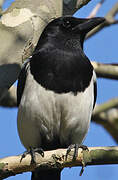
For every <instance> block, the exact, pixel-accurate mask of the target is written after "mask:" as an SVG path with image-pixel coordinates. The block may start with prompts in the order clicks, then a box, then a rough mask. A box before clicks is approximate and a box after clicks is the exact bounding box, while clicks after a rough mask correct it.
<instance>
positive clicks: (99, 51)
mask: <svg viewBox="0 0 118 180" xmlns="http://www.w3.org/2000/svg"><path fill="white" fill-rule="evenodd" d="M12 1H13V0H12ZM8 2H9V4H10V2H11V0H9V1H8V0H7V1H6V2H5V4H4V8H6V7H7V6H8ZM97 2H99V1H98V0H94V1H91V2H90V3H89V4H88V5H87V6H85V7H83V8H82V9H81V10H79V12H78V13H76V16H78V17H86V16H88V15H89V13H90V12H91V10H92V9H93V7H94V6H95V5H96V3H97ZM115 2H117V0H111V1H110V0H109V1H107V0H106V1H105V3H104V4H103V6H102V7H101V9H100V10H99V12H98V14H97V16H104V15H105V14H106V13H107V12H108V11H109V10H110V8H111V7H112V6H113V4H115ZM117 34H118V25H114V26H110V27H108V28H105V29H104V30H102V31H101V32H99V33H97V34H96V35H95V36H93V37H92V38H91V39H89V40H87V41H86V42H85V44H84V49H85V52H86V54H87V56H88V57H89V59H91V60H96V61H97V62H104V63H113V62H114V63H117V62H118V53H117V52H118V50H117V47H118V45H117V41H118V35H117ZM117 94H118V82H117V81H115V80H114V81H113V80H105V79H98V97H97V103H102V102H105V101H107V100H109V99H111V98H113V97H117ZM0 116H1V126H0V137H1V146H0V158H2V157H6V156H12V155H18V154H21V153H22V152H24V151H25V148H24V147H23V146H22V144H21V143H20V140H19V137H18V133H17V124H16V122H17V109H16V108H12V109H9V108H0ZM84 144H85V145H87V146H115V145H117V144H116V143H115V141H114V140H113V139H112V138H111V136H110V135H109V134H108V133H107V132H106V131H105V130H104V129H103V128H102V127H101V126H99V125H96V124H94V123H91V126H90V129H89V133H88V135H87V137H86V140H85V142H84ZM79 172H80V167H76V168H70V169H69V168H66V169H64V170H63V172H62V180H66V179H68V180H72V179H78V178H79V179H81V180H88V179H94V180H106V179H107V180H111V179H112V180H117V179H118V166H117V165H105V166H104V165H102V166H90V167H89V166H88V167H86V168H85V172H84V173H83V175H82V177H79ZM29 176H30V173H24V174H21V175H17V176H15V177H10V178H8V179H9V180H20V179H22V180H26V179H30V177H29Z"/></svg>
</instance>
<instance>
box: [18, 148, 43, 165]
mask: <svg viewBox="0 0 118 180" xmlns="http://www.w3.org/2000/svg"><path fill="white" fill-rule="evenodd" d="M35 153H38V154H40V155H41V156H42V157H44V151H43V149H42V148H32V147H30V148H29V150H27V151H25V152H24V153H23V154H22V156H21V159H20V162H21V161H22V159H23V158H25V157H26V155H27V154H30V155H31V164H34V163H35V162H36V157H35Z"/></svg>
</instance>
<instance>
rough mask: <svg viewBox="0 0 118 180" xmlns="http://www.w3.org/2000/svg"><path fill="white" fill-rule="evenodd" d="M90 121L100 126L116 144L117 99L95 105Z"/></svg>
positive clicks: (117, 122)
mask: <svg viewBox="0 0 118 180" xmlns="http://www.w3.org/2000/svg"><path fill="white" fill-rule="evenodd" d="M92 121H93V122H95V123H97V124H99V125H102V126H103V127H104V128H105V129H106V130H107V132H108V133H109V134H110V135H111V136H112V137H113V139H114V140H115V141H116V142H117V143H118V98H114V99H111V100H109V101H107V102H105V103H103V104H101V105H97V106H96V107H95V109H94V111H93V115H92Z"/></svg>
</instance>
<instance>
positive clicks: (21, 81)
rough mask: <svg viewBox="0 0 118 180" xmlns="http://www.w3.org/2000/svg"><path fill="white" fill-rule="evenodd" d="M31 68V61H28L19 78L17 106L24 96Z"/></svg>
mask: <svg viewBox="0 0 118 180" xmlns="http://www.w3.org/2000/svg"><path fill="white" fill-rule="evenodd" d="M28 68H29V61H27V62H26V63H25V64H24V65H23V67H22V69H21V72H20V74H19V77H18V85H17V106H19V104H20V101H21V98H22V95H23V91H24V88H25V82H26V78H27V70H28Z"/></svg>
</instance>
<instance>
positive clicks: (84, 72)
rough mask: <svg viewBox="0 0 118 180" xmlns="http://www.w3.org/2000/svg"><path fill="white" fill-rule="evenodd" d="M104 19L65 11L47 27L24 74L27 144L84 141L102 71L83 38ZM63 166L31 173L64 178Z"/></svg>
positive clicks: (21, 123) (21, 97)
mask: <svg viewBox="0 0 118 180" xmlns="http://www.w3.org/2000/svg"><path fill="white" fill-rule="evenodd" d="M104 21H105V19H104V18H103V17H94V18H90V19H87V18H76V17H73V16H62V17H58V18H55V19H54V20H52V21H51V22H49V23H48V24H47V26H46V27H45V28H44V30H43V32H42V34H41V36H40V38H39V40H38V43H37V45H36V48H35V50H34V52H33V54H32V56H31V58H30V59H29V61H27V62H26V63H25V64H24V65H23V68H22V70H21V72H20V75H19V78H18V86H17V105H18V116H17V126H18V133H19V137H20V140H21V142H22V144H23V145H24V147H25V148H26V149H27V150H28V149H29V148H30V147H32V148H41V149H43V150H44V151H47V150H54V149H57V148H69V147H71V145H78V146H77V147H79V146H81V145H82V143H83V140H84V139H85V137H86V134H87V132H88V129H89V125H90V120H91V115H92V111H93V108H94V106H95V102H96V95H97V85H96V74H95V72H94V69H93V66H92V64H91V62H90V60H89V58H88V57H87V56H86V55H85V53H84V50H83V43H84V40H85V36H86V34H87V33H88V32H89V31H90V30H92V29H93V28H95V27H96V26H98V25H99V24H101V23H103V22H104ZM88 48H89V47H88ZM61 170H62V169H49V170H46V169H44V170H43V169H42V170H39V171H38V170H36V171H34V172H32V177H31V178H32V180H38V179H40V180H46V179H51V180H60V174H61Z"/></svg>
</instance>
